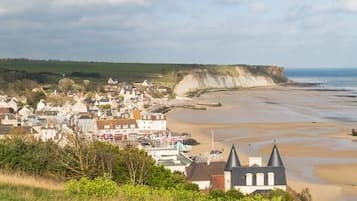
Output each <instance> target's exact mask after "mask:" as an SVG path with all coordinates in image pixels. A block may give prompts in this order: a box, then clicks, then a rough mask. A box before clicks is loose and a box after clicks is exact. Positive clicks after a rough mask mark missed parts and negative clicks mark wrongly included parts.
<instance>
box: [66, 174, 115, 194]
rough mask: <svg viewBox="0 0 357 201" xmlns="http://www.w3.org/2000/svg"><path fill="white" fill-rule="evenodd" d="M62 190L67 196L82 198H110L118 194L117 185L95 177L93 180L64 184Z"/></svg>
mask: <svg viewBox="0 0 357 201" xmlns="http://www.w3.org/2000/svg"><path fill="white" fill-rule="evenodd" d="M64 189H65V193H66V194H67V195H70V196H79V197H82V198H91V197H97V198H112V197H115V196H117V194H118V186H117V184H116V183H115V182H114V181H112V180H109V179H105V178H102V177H97V178H95V179H94V180H89V179H88V178H85V177H83V178H81V179H80V180H70V181H68V182H66V184H65V186H64Z"/></svg>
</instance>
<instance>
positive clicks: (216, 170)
mask: <svg viewBox="0 0 357 201" xmlns="http://www.w3.org/2000/svg"><path fill="white" fill-rule="evenodd" d="M224 165H225V162H224V161H217V162H210V164H209V165H208V164H207V163H206V162H201V163H197V162H194V163H191V165H190V166H188V167H186V177H187V179H188V180H190V181H209V180H210V179H211V176H212V175H224Z"/></svg>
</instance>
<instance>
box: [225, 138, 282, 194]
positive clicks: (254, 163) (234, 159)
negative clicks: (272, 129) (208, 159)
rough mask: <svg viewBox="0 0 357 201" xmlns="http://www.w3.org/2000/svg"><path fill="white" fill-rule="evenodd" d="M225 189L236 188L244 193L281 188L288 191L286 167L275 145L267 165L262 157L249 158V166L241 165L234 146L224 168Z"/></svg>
mask: <svg viewBox="0 0 357 201" xmlns="http://www.w3.org/2000/svg"><path fill="white" fill-rule="evenodd" d="M224 182H225V183H224V189H225V190H226V191H227V190H230V189H236V190H239V191H240V192H242V193H243V194H250V193H254V192H257V191H258V192H259V191H260V192H261V191H270V190H274V189H281V190H284V191H286V176H285V167H284V165H283V162H282V160H281V157H280V154H279V151H278V148H277V146H276V145H274V147H273V150H272V152H271V154H270V158H269V162H268V164H267V166H263V165H262V159H261V158H260V157H251V158H249V166H248V167H245V166H241V164H240V162H239V158H238V155H237V152H236V149H235V147H234V146H232V149H231V152H230V154H229V157H228V161H227V163H226V166H225V168H224Z"/></svg>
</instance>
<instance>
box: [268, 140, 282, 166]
mask: <svg viewBox="0 0 357 201" xmlns="http://www.w3.org/2000/svg"><path fill="white" fill-rule="evenodd" d="M267 166H273V167H280V166H284V165H283V161H282V160H281V157H280V154H279V150H278V147H277V146H276V145H275V144H274V147H273V150H272V151H271V154H270V158H269V162H268V165H267Z"/></svg>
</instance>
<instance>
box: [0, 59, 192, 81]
mask: <svg viewBox="0 0 357 201" xmlns="http://www.w3.org/2000/svg"><path fill="white" fill-rule="evenodd" d="M195 66H196V65H194V64H193V65H190V64H145V63H109V62H76V61H46V60H26V59H2V60H1V59H0V68H3V69H10V70H19V71H26V72H29V73H43V72H46V73H53V74H54V75H58V76H59V77H60V76H62V75H63V74H66V75H68V74H71V73H73V72H81V73H98V74H99V75H100V77H101V81H103V80H107V79H108V77H114V78H118V79H122V80H123V79H125V80H127V81H143V80H144V79H149V80H155V81H156V80H157V81H162V82H173V81H174V79H175V74H174V73H173V72H175V71H177V70H185V69H190V68H194V67H195ZM85 79H90V77H89V78H85Z"/></svg>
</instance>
